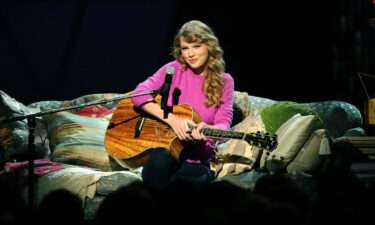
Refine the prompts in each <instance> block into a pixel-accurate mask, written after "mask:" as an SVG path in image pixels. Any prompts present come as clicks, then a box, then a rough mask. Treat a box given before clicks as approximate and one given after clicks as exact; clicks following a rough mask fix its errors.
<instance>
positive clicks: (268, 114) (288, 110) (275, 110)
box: [260, 101, 317, 134]
mask: <svg viewBox="0 0 375 225" xmlns="http://www.w3.org/2000/svg"><path fill="white" fill-rule="evenodd" d="M297 113H299V114H301V115H302V116H305V115H317V113H316V112H314V111H313V110H311V109H309V108H307V107H306V106H304V105H302V104H300V103H296V102H291V101H280V102H275V103H273V104H271V105H268V106H266V107H264V108H263V109H262V110H261V111H260V116H261V117H262V120H263V123H264V125H265V127H266V131H267V132H268V133H270V134H274V133H275V132H276V130H277V129H278V128H279V127H280V126H281V125H282V124H283V123H285V122H286V121H287V120H288V119H290V118H291V117H292V116H294V115H296V114H297Z"/></svg>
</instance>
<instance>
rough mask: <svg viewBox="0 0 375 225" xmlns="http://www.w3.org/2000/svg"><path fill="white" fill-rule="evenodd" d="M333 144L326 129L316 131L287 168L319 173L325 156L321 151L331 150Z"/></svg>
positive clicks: (291, 170) (290, 170) (289, 170)
mask: <svg viewBox="0 0 375 225" xmlns="http://www.w3.org/2000/svg"><path fill="white" fill-rule="evenodd" d="M331 144H332V140H330V136H329V134H328V132H327V131H326V130H325V129H319V130H316V131H314V132H313V133H312V134H311V136H310V137H309V139H307V141H306V143H305V144H304V145H303V147H302V148H301V150H300V151H299V152H298V153H297V155H296V157H295V158H294V159H293V160H292V161H291V162H290V163H289V164H288V166H287V167H286V170H287V171H288V172H294V171H297V172H304V173H308V174H311V175H318V174H319V172H320V169H321V168H322V165H323V163H324V159H323V157H324V156H323V155H322V154H321V152H320V151H323V152H330V150H329V149H331ZM323 149H324V150H323ZM327 150H328V151H327Z"/></svg>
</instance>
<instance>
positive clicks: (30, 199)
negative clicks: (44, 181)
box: [0, 89, 160, 210]
mask: <svg viewBox="0 0 375 225" xmlns="http://www.w3.org/2000/svg"><path fill="white" fill-rule="evenodd" d="M159 92H160V89H156V90H152V91H147V92H143V93H139V94H125V95H121V96H117V97H113V98H108V99H99V100H96V101H92V102H89V103H86V104H81V105H76V106H69V107H63V108H59V109H53V110H47V111H41V112H37V113H32V114H28V115H22V116H15V117H11V118H8V119H5V120H0V123H6V122H14V121H21V120H24V119H27V125H28V128H29V143H28V146H27V147H28V149H27V151H28V175H27V178H28V179H27V184H28V195H27V197H28V207H29V209H30V210H32V209H33V207H34V177H35V174H34V154H35V145H34V131H35V124H36V123H35V117H38V116H43V115H47V114H52V113H57V112H61V111H67V110H72V109H78V108H83V107H86V106H92V105H100V104H105V103H107V102H113V101H117V100H122V99H127V98H133V97H138V96H142V95H155V94H158V93H159Z"/></svg>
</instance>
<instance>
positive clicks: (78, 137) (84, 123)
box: [43, 111, 121, 171]
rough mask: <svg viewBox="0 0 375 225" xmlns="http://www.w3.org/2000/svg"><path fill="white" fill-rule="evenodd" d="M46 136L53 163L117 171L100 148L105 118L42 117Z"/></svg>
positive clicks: (68, 113) (55, 115)
mask: <svg viewBox="0 0 375 225" xmlns="http://www.w3.org/2000/svg"><path fill="white" fill-rule="evenodd" d="M43 122H44V123H45V124H46V126H47V129H48V134H49V141H50V148H51V152H52V153H51V158H52V160H53V161H56V162H61V163H67V164H74V165H82V166H88V167H92V168H98V169H101V170H105V171H108V170H116V169H121V168H120V166H118V165H117V164H116V163H115V162H114V161H113V160H111V159H110V157H109V156H108V153H107V151H106V149H105V147H104V138H105V132H106V129H107V125H108V120H107V119H106V118H92V117H86V116H80V115H76V114H73V113H70V112H66V111H64V112H58V113H55V114H51V115H47V116H45V117H43Z"/></svg>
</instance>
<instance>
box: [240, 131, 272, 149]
mask: <svg viewBox="0 0 375 225" xmlns="http://www.w3.org/2000/svg"><path fill="white" fill-rule="evenodd" d="M244 140H245V141H246V142H247V143H249V144H250V145H253V146H257V147H261V148H264V149H266V150H269V151H271V150H274V149H275V148H276V147H277V144H278V143H277V135H276V134H273V135H271V134H268V133H264V132H260V131H258V132H255V133H247V134H246V135H245V138H244Z"/></svg>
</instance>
